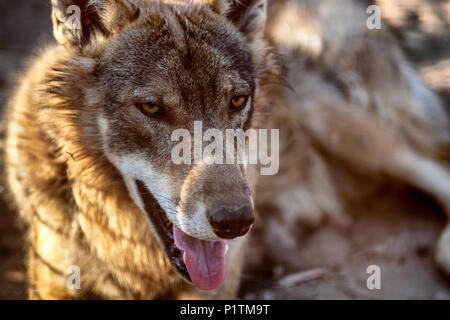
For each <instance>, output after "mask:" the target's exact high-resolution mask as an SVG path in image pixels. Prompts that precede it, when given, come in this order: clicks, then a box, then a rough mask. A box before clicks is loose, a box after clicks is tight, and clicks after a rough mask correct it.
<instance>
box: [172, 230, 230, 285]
mask: <svg viewBox="0 0 450 320" xmlns="http://www.w3.org/2000/svg"><path fill="white" fill-rule="evenodd" d="M173 234H174V237H175V245H176V246H177V248H178V249H180V250H183V251H184V252H185V254H186V256H185V259H186V268H187V270H188V272H189V275H190V276H191V280H192V282H193V283H194V284H195V285H196V286H197V287H198V288H199V289H202V290H212V289H215V288H217V287H219V286H220V285H221V284H222V283H223V281H224V280H225V247H226V244H227V243H226V241H207V240H200V239H196V238H193V237H191V236H189V235H187V234H185V233H184V232H183V231H181V230H180V229H179V228H177V227H176V226H175V225H174V226H173Z"/></svg>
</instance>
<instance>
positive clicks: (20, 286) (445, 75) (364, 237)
mask: <svg viewBox="0 0 450 320" xmlns="http://www.w3.org/2000/svg"><path fill="white" fill-rule="evenodd" d="M330 1H333V0H330ZM49 2H50V1H42V0H40V1H38V0H32V1H30V0H15V1H6V0H0V62H1V63H0V108H1V109H2V110H3V109H4V106H5V102H6V100H7V97H8V95H9V94H10V92H11V89H12V88H13V86H14V83H15V81H16V79H17V76H18V75H19V74H20V71H21V70H22V69H23V68H24V67H25V66H26V63H27V60H28V59H29V58H30V57H32V56H33V54H34V53H35V52H37V50H39V48H41V47H43V46H44V45H45V44H46V43H48V42H50V41H52V37H51V24H50V19H49V14H50V6H49ZM380 3H381V5H382V13H383V15H384V16H385V17H387V18H388V21H389V22H390V23H391V24H392V25H393V26H394V27H395V28H396V30H397V31H399V32H400V33H401V34H402V35H403V37H404V46H405V49H406V50H407V51H408V54H409V56H410V58H411V59H412V61H413V62H414V63H415V64H416V65H417V67H418V68H419V70H420V71H421V73H422V74H423V76H424V78H425V79H426V81H427V82H428V83H429V84H430V85H431V86H432V87H434V88H435V89H436V90H437V91H438V92H439V93H440V94H441V95H442V97H443V98H444V99H446V103H447V104H448V105H449V108H450V2H449V1H448V0H442V1H440V0H434V1H424V0H395V1H394V0H382V1H380ZM2 128H3V126H2V127H1V128H0V132H1V134H2V136H3V129H2ZM0 148H1V145H0ZM1 171H3V170H1ZM1 171H0V172H1ZM386 193H390V195H391V198H392V199H393V201H392V203H389V202H386V201H383V202H382V203H381V202H380V203H377V202H376V201H373V203H372V204H371V205H370V206H365V207H364V206H363V207H361V209H360V211H361V215H359V216H358V217H357V218H355V220H354V222H353V224H352V226H351V228H349V229H346V230H342V229H338V228H336V227H333V226H331V225H324V226H323V227H321V228H320V229H317V230H310V231H309V232H308V233H307V234H306V235H305V236H304V237H303V238H302V241H301V243H299V244H298V246H297V247H296V248H293V249H292V250H290V251H288V252H280V254H285V255H295V256H297V257H298V261H299V262H298V265H297V268H296V269H295V270H294V269H292V267H286V266H283V265H282V264H277V263H274V264H272V265H270V266H267V267H266V268H261V270H265V271H264V273H261V272H259V273H250V272H249V273H246V274H244V282H243V285H242V289H241V297H242V298H246V299H255V298H263V299H283V298H286V299H366V298H367V299H450V286H449V284H450V281H449V280H446V279H445V278H444V277H443V276H442V275H441V274H439V272H438V271H437V269H436V268H435V265H434V263H433V259H432V257H433V247H434V243H435V241H436V239H437V237H438V235H439V232H440V230H441V229H442V227H443V225H444V223H445V219H444V215H443V214H442V212H440V209H439V208H438V207H437V206H436V204H434V203H433V201H431V200H430V199H428V198H427V197H425V196H424V195H422V194H420V193H418V192H416V191H413V190H405V189H403V188H396V187H393V186H386ZM4 194H5V190H4V184H3V183H1V184H0V299H24V298H26V283H25V280H26V276H25V265H24V253H25V249H24V245H23V238H24V232H23V231H24V229H23V228H22V227H21V226H20V224H19V223H18V221H16V216H15V214H14V212H13V210H11V208H9V207H8V205H7V201H6V200H5V197H4ZM398 206H401V208H399V207H398ZM393 211H395V212H397V214H395V215H394V214H391V212H393ZM398 212H402V213H401V214H398ZM330 244H333V245H330ZM369 265H378V266H380V268H381V290H369V289H367V287H366V279H367V277H368V276H369V275H368V274H367V273H366V270H367V267H368V266H369ZM299 271H300V272H301V273H300V275H298V272H299ZM292 274H294V275H293V276H292Z"/></svg>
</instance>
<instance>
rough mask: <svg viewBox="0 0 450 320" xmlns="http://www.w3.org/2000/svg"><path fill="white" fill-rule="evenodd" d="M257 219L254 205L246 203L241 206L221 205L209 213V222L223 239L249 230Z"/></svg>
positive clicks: (231, 237)
mask: <svg viewBox="0 0 450 320" xmlns="http://www.w3.org/2000/svg"><path fill="white" fill-rule="evenodd" d="M254 220H255V218H254V216H253V210H252V207H251V206H250V205H249V204H245V205H243V206H241V207H238V208H236V207H234V208H233V207H227V206H220V207H219V208H218V209H217V210H216V211H215V212H212V213H211V214H210V215H209V222H210V223H211V226H212V227H213V229H214V233H215V234H216V235H217V236H218V237H220V238H223V239H233V238H236V237H239V236H243V235H244V234H246V233H247V232H248V230H249V229H250V226H251V225H252V223H253V221H254Z"/></svg>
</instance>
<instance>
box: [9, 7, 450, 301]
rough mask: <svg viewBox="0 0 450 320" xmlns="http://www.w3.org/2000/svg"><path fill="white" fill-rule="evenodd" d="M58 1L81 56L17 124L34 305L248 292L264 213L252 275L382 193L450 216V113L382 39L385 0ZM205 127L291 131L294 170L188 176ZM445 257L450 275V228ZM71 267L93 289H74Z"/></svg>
mask: <svg viewBox="0 0 450 320" xmlns="http://www.w3.org/2000/svg"><path fill="white" fill-rule="evenodd" d="M74 3H75V4H76V5H77V6H78V7H79V8H81V17H82V19H81V25H80V27H81V29H80V28H76V27H73V24H70V23H68V20H69V16H68V14H67V9H68V8H69V7H70V5H72V4H74ZM52 4H53V8H54V9H53V23H54V34H55V37H56V39H57V40H58V42H59V43H60V44H62V45H63V46H64V47H65V48H64V47H63V46H54V47H50V48H49V49H47V50H46V51H44V53H43V54H42V55H41V56H40V57H39V58H38V59H37V60H36V61H35V62H34V63H33V65H32V66H31V68H30V69H29V71H28V72H27V73H26V74H25V76H24V77H23V78H22V80H21V82H20V86H19V89H18V90H17V92H16V94H15V96H14V97H13V99H12V100H11V103H10V110H9V114H8V131H7V142H6V164H7V177H8V183H9V186H10V190H11V191H12V194H13V196H14V198H15V200H16V201H15V202H16V204H17V207H18V209H19V212H20V214H21V216H22V218H23V219H24V220H25V221H26V222H27V223H28V224H29V244H30V246H29V262H28V264H29V265H28V269H29V280H30V291H29V292H30V297H31V298H54V299H61V298H92V297H100V298H164V297H175V298H183V297H186V296H190V297H192V294H194V290H193V286H191V285H189V284H188V283H187V282H185V281H183V280H182V278H184V279H186V280H190V281H192V282H193V283H194V284H195V285H196V286H197V287H199V288H202V289H214V288H216V287H217V286H220V285H221V284H222V282H223V281H224V279H223V278H224V277H225V276H226V277H225V283H224V284H223V285H222V286H220V288H219V289H215V290H213V291H211V292H202V293H200V296H202V297H211V296H212V297H220V298H230V297H233V296H234V295H235V293H236V290H237V287H238V284H239V278H240V265H241V262H242V253H243V250H244V242H245V238H246V237H247V236H244V237H242V235H244V234H245V233H246V232H247V231H248V229H249V227H250V225H251V224H252V222H253V212H252V211H253V210H252V209H253V205H252V204H253V203H255V208H256V210H257V212H258V216H257V220H256V221H257V223H256V228H255V230H254V234H253V237H252V239H251V242H250V245H249V246H248V248H247V252H248V255H247V256H248V257H249V258H251V259H252V260H251V261H250V265H251V263H252V262H253V263H255V261H260V260H259V258H261V255H260V253H262V255H271V256H272V257H273V258H274V259H278V260H280V261H283V262H287V263H295V261H294V262H293V260H295V259H292V257H286V256H280V255H277V249H278V248H277V247H279V246H283V245H284V246H290V245H292V243H295V241H296V240H295V239H296V237H297V233H298V232H299V229H298V228H297V223H296V222H297V221H299V222H301V223H303V224H309V225H313V226H317V225H318V224H319V223H320V222H321V221H322V220H324V219H330V220H332V221H334V222H336V223H337V224H339V225H342V226H344V227H345V225H347V224H348V223H349V221H350V219H351V214H353V213H354V212H352V208H353V204H355V203H358V202H360V201H365V199H366V197H368V196H369V195H370V194H377V195H378V198H377V199H379V201H383V196H382V195H379V190H377V186H378V185H379V182H380V180H389V181H391V180H392V181H401V182H403V183H405V184H407V185H411V186H413V187H415V188H418V189H420V190H422V191H423V192H425V193H427V194H429V195H431V196H432V197H434V198H435V199H436V201H437V202H439V203H440V204H441V205H442V207H443V208H444V210H446V212H447V213H449V212H450V173H449V170H448V161H449V156H450V154H449V153H450V151H449V142H450V124H449V116H448V113H447V112H446V110H445V109H444V107H443V106H442V104H441V102H440V101H439V98H438V97H437V96H436V95H435V94H434V93H433V92H432V91H431V90H430V89H429V88H428V87H427V86H426V85H425V84H423V83H422V81H421V80H420V79H419V77H418V76H417V74H416V72H415V71H414V70H413V68H412V67H411V66H410V65H409V64H408V62H407V61H406V59H405V57H404V56H403V54H402V52H401V50H400V49H399V47H398V45H397V43H396V40H395V38H393V37H392V35H391V34H390V32H389V30H388V29H387V28H386V26H385V25H383V26H382V28H381V29H380V30H378V29H375V30H369V29H368V28H367V26H366V21H367V14H366V9H367V6H368V5H370V4H371V1H362V0H341V1H332V0H329V1H327V0H291V1H287V0H273V1H271V2H269V3H268V8H267V10H266V4H265V2H264V1H258V0H246V1H233V0H230V1H226V0H217V1H208V2H205V3H203V2H200V1H199V2H195V1H194V2H189V3H183V2H179V1H178V2H170V1H168V2H155V1H144V0H140V1H139V0H111V1H106V0H96V1H90V2H88V1H87V0H85V1H82V0H79V1H63V0H61V1H58V0H53V1H52ZM266 12H267V14H266ZM266 16H267V17H269V19H267V23H266ZM71 26H72V28H71ZM277 52H278V53H277ZM193 120H203V121H204V122H206V123H207V124H208V126H209V127H211V128H213V127H214V128H218V129H223V128H228V127H232V128H248V127H253V128H280V134H281V145H280V161H281V162H280V164H281V167H280V172H279V174H278V175H275V176H261V177H259V179H257V177H255V176H254V174H253V173H252V168H248V169H246V168H243V167H238V166H231V167H221V166H197V167H176V166H174V165H173V164H172V163H171V161H170V146H172V144H173V142H171V140H170V134H169V132H170V130H172V129H174V128H177V127H178V128H179V127H182V128H187V129H188V130H192V127H191V125H192V123H191V122H193ZM231 239H232V240H231ZM227 241H228V245H229V247H230V249H229V252H228V254H226V252H225V251H226V245H227V244H226V242H227ZM183 252H184V255H185V256H184V257H183ZM225 254H226V256H225ZM225 257H226V261H227V265H228V269H226V270H225V266H224V264H225V263H224V260H225ZM200 258H202V259H203V260H202V259H200ZM436 260H437V262H438V263H439V265H440V267H441V268H442V269H443V270H445V271H447V272H449V271H450V229H449V228H448V227H447V228H446V229H445V230H444V233H443V235H442V236H441V238H440V241H439V243H438V246H437V251H436ZM196 261H197V262H196ZM198 261H200V262H198ZM71 265H77V266H79V267H80V268H81V271H82V273H81V275H82V289H81V290H80V291H77V290H69V289H67V286H66V275H65V273H64V272H65V270H66V269H67V268H68V267H69V266H71ZM205 265H213V266H214V267H213V270H211V271H213V272H211V273H208V270H206V269H207V268H205ZM195 294H199V291H196V292H195Z"/></svg>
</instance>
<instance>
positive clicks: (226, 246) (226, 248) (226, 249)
mask: <svg viewBox="0 0 450 320" xmlns="http://www.w3.org/2000/svg"><path fill="white" fill-rule="evenodd" d="M229 248H230V247H229V245H228V243H227V244H226V245H225V254H227V252H228V249H229Z"/></svg>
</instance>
